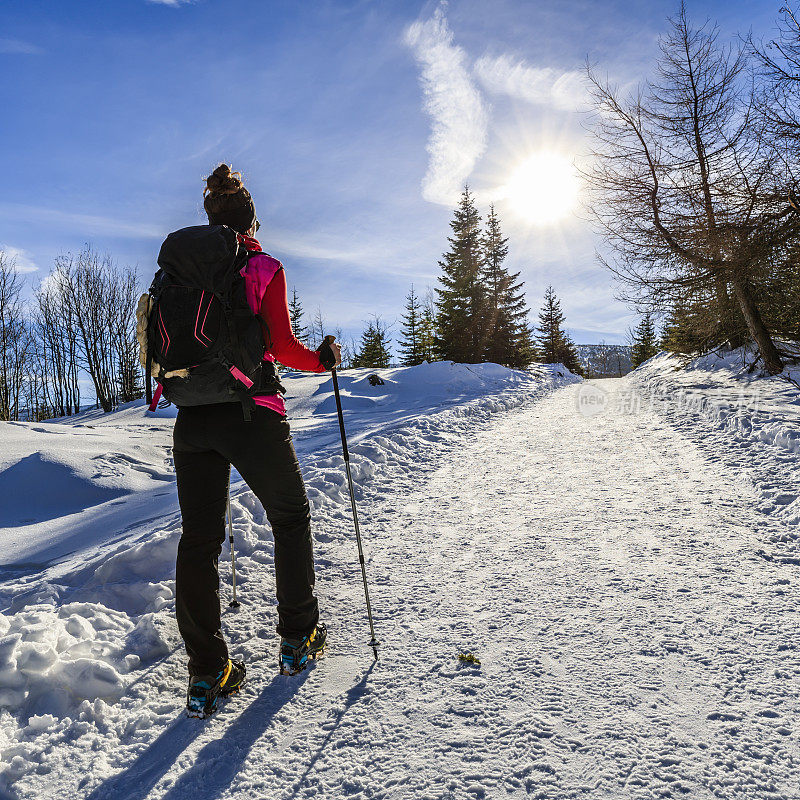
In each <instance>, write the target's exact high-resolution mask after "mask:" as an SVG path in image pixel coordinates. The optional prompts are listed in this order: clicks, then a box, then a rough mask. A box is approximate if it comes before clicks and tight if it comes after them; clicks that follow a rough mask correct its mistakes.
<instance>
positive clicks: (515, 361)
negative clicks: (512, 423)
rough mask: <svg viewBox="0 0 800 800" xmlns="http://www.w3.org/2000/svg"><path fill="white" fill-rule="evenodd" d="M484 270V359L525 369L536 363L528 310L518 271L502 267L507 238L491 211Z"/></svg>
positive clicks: (487, 227) (486, 237) (484, 243)
mask: <svg viewBox="0 0 800 800" xmlns="http://www.w3.org/2000/svg"><path fill="white" fill-rule="evenodd" d="M481 244H482V246H483V267H482V269H481V280H482V283H483V287H484V291H485V293H486V302H485V307H484V319H483V324H482V326H481V327H482V329H483V333H484V336H485V344H484V358H485V360H486V361H492V362H495V363H497V364H505V365H506V366H509V367H517V368H521V367H526V366H528V364H530V362H531V361H532V360H533V347H532V342H531V331H530V326H529V325H528V307H527V303H526V301H525V292H524V289H523V283H522V281H520V280H519V275H520V274H519V272H515V273H513V274H511V273H509V272H508V270H507V269H506V268H505V267H504V266H503V262H504V261H505V259H506V256H507V255H508V238H507V237H504V236H503V234H502V232H501V229H500V219H499V218H498V216H497V213H496V212H495V210H494V206H491V207H490V209H489V216H488V217H487V220H486V230H485V233H484V235H483V239H482V242H481Z"/></svg>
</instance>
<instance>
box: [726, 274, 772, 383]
mask: <svg viewBox="0 0 800 800" xmlns="http://www.w3.org/2000/svg"><path fill="white" fill-rule="evenodd" d="M731 284H732V286H733V291H734V294H735V295H736V299H737V301H738V302H739V307H740V308H741V310H742V316H743V317H744V321H745V322H746V323H747V329H748V330H749V331H750V335H751V336H752V337H753V341H754V342H755V343H756V344H757V345H758V349H759V351H760V353H761V358H763V359H764V366H765V367H766V369H767V372H769V374H770V375H777V374H778V373H780V372H782V371H783V360H782V359H781V355H780V353H779V352H778V348H777V347H775V343H774V342H773V341H772V337H771V336H770V335H769V331H768V330H767V327H766V325H764V320H763V319H762V318H761V313H760V312H759V310H758V306H757V305H756V303H755V300H754V299H753V294H752V291H751V289H750V286H749V285H748V284H747V280H746V279H745V278H743V277H742V276H741V275H737V274H736V273H734V274H733V277H732V280H731Z"/></svg>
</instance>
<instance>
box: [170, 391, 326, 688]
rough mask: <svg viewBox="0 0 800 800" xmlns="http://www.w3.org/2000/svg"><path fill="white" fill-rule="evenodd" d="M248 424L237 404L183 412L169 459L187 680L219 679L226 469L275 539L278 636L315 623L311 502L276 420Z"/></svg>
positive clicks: (265, 415) (283, 427)
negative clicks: (243, 486)
mask: <svg viewBox="0 0 800 800" xmlns="http://www.w3.org/2000/svg"><path fill="white" fill-rule="evenodd" d="M252 417H253V419H252V422H245V421H244V417H243V415H242V407H241V405H240V404H239V403H216V404H214V405H205V406H194V407H185V408H181V409H180V410H179V411H178V418H177V420H176V421H175V430H174V434H173V438H174V451H173V452H174V456H175V472H176V475H177V479H178V502H179V503H180V507H181V516H182V517H183V535H182V536H181V539H180V542H179V544H178V562H177V566H176V571H175V595H176V596H175V608H176V612H177V617H178V629H179V630H180V632H181V636H183V640H184V642H185V643H186V651H187V652H188V654H189V672H190V674H192V675H209V674H215V673H217V672H218V671H219V670H220V669H221V668H222V667H223V666H224V665H225V663H226V660H227V658H228V648H227V646H226V644H225V640H224V638H223V636H222V631H221V622H220V607H219V572H218V570H217V560H218V558H219V554H220V552H221V551H222V543H223V541H224V540H225V511H226V501H227V493H228V479H229V475H230V465H231V464H233V466H234V467H236V469H237V470H238V471H239V474H240V475H241V476H242V478H244V480H245V481H246V482H247V485H248V486H249V487H250V488H251V489H252V490H253V493H254V494H255V495H256V497H258V499H259V500H260V501H261V503H262V505H263V506H264V509H265V511H266V512H267V519H269V522H270V525H271V526H272V534H273V536H274V539H275V583H276V588H277V595H278V626H277V629H278V633H279V634H281V635H282V636H285V637H287V638H300V637H302V636H305V635H306V634H307V633H310V632H311V631H312V630H313V629H314V626H315V625H316V624H317V621H318V619H319V611H318V608H317V599H316V597H314V555H313V549H312V543H311V517H310V513H309V507H308V498H307V497H306V490H305V486H304V484H303V477H302V475H301V474H300V467H299V465H298V463H297V456H296V455H295V452H294V446H293V445H292V438H291V435H290V433H289V423H288V422H287V421H286V420H285V419H284V418H283V417H281V416H280V414H278V413H276V412H275V411H271V410H270V409H267V408H261V407H257V408H256V409H255V410H254V411H253V414H252Z"/></svg>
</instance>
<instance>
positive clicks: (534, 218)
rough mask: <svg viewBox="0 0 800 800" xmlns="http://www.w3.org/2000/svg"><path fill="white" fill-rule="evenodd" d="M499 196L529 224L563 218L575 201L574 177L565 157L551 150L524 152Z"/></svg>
mask: <svg viewBox="0 0 800 800" xmlns="http://www.w3.org/2000/svg"><path fill="white" fill-rule="evenodd" d="M500 196H501V198H502V199H503V200H505V201H506V202H507V203H508V206H509V208H510V210H512V211H513V212H514V213H515V214H516V215H517V216H519V217H521V218H522V219H524V220H526V221H527V222H529V223H530V224H532V225H552V224H553V223H555V222H558V221H559V220H561V219H564V217H566V216H567V215H568V214H569V213H570V212H571V211H572V209H573V208H575V205H576V204H577V201H578V178H577V176H576V175H575V170H574V168H573V166H572V164H571V163H570V162H569V160H568V159H567V158H565V157H564V156H562V155H560V154H558V153H551V152H544V151H543V152H540V153H534V154H533V155H530V156H528V157H527V158H526V159H525V160H524V161H523V162H522V163H521V164H520V165H519V166H518V167H517V168H516V169H515V170H514V172H513V173H512V175H511V178H510V179H509V181H508V183H506V185H505V186H503V187H502V188H501V190H500Z"/></svg>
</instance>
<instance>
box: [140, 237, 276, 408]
mask: <svg viewBox="0 0 800 800" xmlns="http://www.w3.org/2000/svg"><path fill="white" fill-rule="evenodd" d="M251 255H253V253H252V252H248V250H247V248H246V247H245V245H244V244H243V243H242V242H241V241H240V240H239V236H238V235H237V234H236V232H235V231H234V230H232V229H231V228H228V227H227V226H225V225H197V226H194V227H191V228H183V229H181V230H179V231H175V232H174V233H171V234H170V235H169V236H167V238H166V240H165V241H164V244H163V245H161V251H160V253H159V254H158V265H159V268H160V269H159V270H158V271H157V272H156V275H155V278H154V279H153V283H152V285H151V286H150V292H149V294H150V305H149V313H148V317H147V350H146V361H147V363H146V368H145V369H146V375H147V376H148V377H147V378H146V386H147V399H148V402H149V403H151V405H152V395H151V393H150V380H149V376H150V375H152V376H153V377H154V378H155V379H156V381H157V382H158V383H159V384H160V386H161V388H162V390H163V393H164V396H165V397H166V398H167V400H169V401H170V402H172V403H174V404H175V405H176V406H178V407H180V406H199V405H206V404H209V403H224V402H231V401H239V402H241V403H242V408H243V410H244V414H245V419H249V418H250V410H251V408H252V407H253V406H254V405H255V403H254V401H253V398H254V397H256V396H258V395H269V394H272V395H274V394H277V393H278V392H282V393H283V392H285V391H286V390H285V389H284V388H283V386H282V385H281V383H280V381H279V380H278V374H277V371H276V369H275V365H274V363H273V362H271V361H265V360H264V354H265V352H266V346H265V344H264V331H266V333H267V340H269V331H268V329H267V327H266V323H265V322H264V320H263V319H262V318H261V317H260V316H258V315H257V314H254V313H253V311H252V309H251V308H250V305H249V303H248V302H247V293H246V290H245V279H244V277H243V275H242V274H241V270H242V269H243V268H244V266H245V265H246V264H247V259H248V258H249V257H250V256H251Z"/></svg>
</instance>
